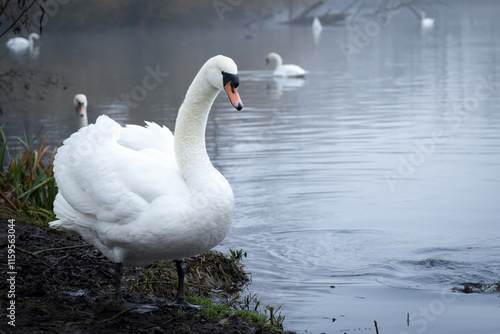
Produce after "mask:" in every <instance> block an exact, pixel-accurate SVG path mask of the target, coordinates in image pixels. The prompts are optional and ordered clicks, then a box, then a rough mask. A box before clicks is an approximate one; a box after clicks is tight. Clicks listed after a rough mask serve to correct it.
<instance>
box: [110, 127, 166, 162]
mask: <svg viewBox="0 0 500 334" xmlns="http://www.w3.org/2000/svg"><path fill="white" fill-rule="evenodd" d="M145 123H146V127H143V126H139V125H130V124H128V125H126V126H125V128H123V129H122V132H121V134H120V139H119V140H118V143H119V144H120V145H122V146H125V147H128V148H130V149H133V150H136V151H138V150H142V149H149V148H155V149H158V150H160V151H162V152H165V153H169V154H172V156H173V155H174V136H173V135H172V132H170V130H169V129H168V128H167V127H165V126H163V127H161V126H159V125H158V124H156V123H153V122H145Z"/></svg>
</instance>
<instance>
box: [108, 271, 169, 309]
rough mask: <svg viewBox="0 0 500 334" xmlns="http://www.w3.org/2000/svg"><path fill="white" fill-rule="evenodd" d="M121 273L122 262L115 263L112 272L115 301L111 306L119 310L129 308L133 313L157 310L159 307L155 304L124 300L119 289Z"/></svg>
mask: <svg viewBox="0 0 500 334" xmlns="http://www.w3.org/2000/svg"><path fill="white" fill-rule="evenodd" d="M122 275H123V264H121V263H117V264H116V265H115V272H114V275H113V276H114V278H115V282H114V285H115V302H114V303H113V306H114V307H113V308H116V309H119V310H122V311H123V310H129V311H131V312H134V313H139V314H143V313H147V312H153V311H159V310H160V308H159V307H158V306H156V305H151V304H135V303H129V302H126V301H125V300H124V299H123V295H122V289H121V282H122Z"/></svg>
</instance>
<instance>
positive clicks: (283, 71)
mask: <svg viewBox="0 0 500 334" xmlns="http://www.w3.org/2000/svg"><path fill="white" fill-rule="evenodd" d="M271 61H274V62H275V64H276V66H275V69H274V72H273V75H274V76H277V77H296V78H297V77H304V76H305V75H306V73H307V72H306V71H305V70H304V69H303V68H302V67H300V66H297V65H292V64H285V65H283V60H282V59H281V56H280V55H279V54H277V53H275V52H271V53H269V54H268V55H267V56H266V65H269V63H270V62H271Z"/></svg>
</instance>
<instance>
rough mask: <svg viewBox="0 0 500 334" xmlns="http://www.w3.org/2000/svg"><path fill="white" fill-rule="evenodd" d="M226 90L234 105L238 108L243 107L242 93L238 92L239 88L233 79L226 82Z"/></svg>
mask: <svg viewBox="0 0 500 334" xmlns="http://www.w3.org/2000/svg"><path fill="white" fill-rule="evenodd" d="M224 90H225V91H226V93H227V96H228V97H229V100H230V101H231V104H232V105H233V107H235V108H236V110H241V109H243V102H241V98H240V94H238V90H237V89H236V87H234V85H233V82H232V81H228V82H227V83H226V85H225V86H224Z"/></svg>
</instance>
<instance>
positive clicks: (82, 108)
mask: <svg viewBox="0 0 500 334" xmlns="http://www.w3.org/2000/svg"><path fill="white" fill-rule="evenodd" d="M76 112H77V113H78V116H80V117H83V116H85V106H84V105H83V103H78V107H77V108H76Z"/></svg>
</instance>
